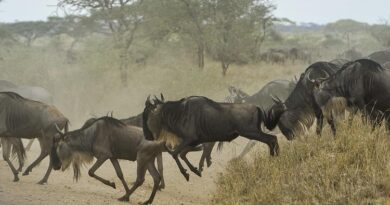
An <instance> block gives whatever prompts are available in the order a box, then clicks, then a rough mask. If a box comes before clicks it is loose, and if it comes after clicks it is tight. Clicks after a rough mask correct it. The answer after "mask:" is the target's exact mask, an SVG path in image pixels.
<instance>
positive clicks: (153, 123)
mask: <svg viewBox="0 0 390 205" xmlns="http://www.w3.org/2000/svg"><path fill="white" fill-rule="evenodd" d="M163 104H164V96H163V95H162V94H161V99H158V98H157V97H155V98H154V99H153V102H152V101H151V100H150V96H149V97H148V98H147V99H146V101H145V109H144V111H143V113H142V118H143V119H142V120H143V122H142V127H143V131H144V135H145V138H146V139H147V140H154V139H156V138H157V136H159V134H160V132H161V129H162V128H161V113H160V110H161V107H162V105H163Z"/></svg>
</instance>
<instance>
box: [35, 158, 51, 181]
mask: <svg viewBox="0 0 390 205" xmlns="http://www.w3.org/2000/svg"><path fill="white" fill-rule="evenodd" d="M52 169H53V164H52V162H51V159H50V162H49V167H48V168H47V170H46V174H45V176H43V178H42V179H41V181H39V182H38V184H46V183H47V180H48V179H49V176H50V173H51V170H52Z"/></svg>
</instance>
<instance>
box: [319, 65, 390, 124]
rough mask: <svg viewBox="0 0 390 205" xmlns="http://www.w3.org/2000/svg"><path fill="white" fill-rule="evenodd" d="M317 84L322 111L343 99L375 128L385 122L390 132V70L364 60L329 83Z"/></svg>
mask: <svg viewBox="0 0 390 205" xmlns="http://www.w3.org/2000/svg"><path fill="white" fill-rule="evenodd" d="M313 81H314V82H316V80H313ZM317 83H319V84H318V85H319V86H317V87H318V89H315V90H314V96H315V99H316V102H317V103H318V105H319V106H321V108H324V107H325V106H326V105H327V104H328V103H329V102H330V101H332V100H333V99H334V98H336V97H342V98H344V99H345V100H346V101H347V102H346V103H347V105H349V106H354V107H357V108H358V109H359V110H360V111H362V113H363V114H364V116H367V117H368V118H369V119H370V120H371V122H372V123H373V127H374V128H375V126H376V125H378V124H380V123H381V122H382V120H383V119H385V120H386V124H387V127H388V128H390V118H389V117H390V112H389V108H390V104H389V102H390V70H388V69H384V68H382V67H381V65H380V64H378V63H377V62H374V61H372V60H369V59H360V60H356V61H354V62H353V63H352V64H350V65H349V66H348V67H346V68H344V69H342V70H340V71H339V72H337V73H336V74H334V75H332V76H331V77H330V78H328V79H324V80H322V79H318V80H317Z"/></svg>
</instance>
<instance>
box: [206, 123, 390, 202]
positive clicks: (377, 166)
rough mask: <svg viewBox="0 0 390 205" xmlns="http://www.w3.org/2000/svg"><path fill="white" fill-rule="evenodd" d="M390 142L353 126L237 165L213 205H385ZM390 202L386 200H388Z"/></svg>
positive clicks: (233, 164) (219, 188) (224, 178)
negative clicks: (274, 154) (277, 153)
mask: <svg viewBox="0 0 390 205" xmlns="http://www.w3.org/2000/svg"><path fill="white" fill-rule="evenodd" d="M389 147H390V138H389V135H388V134H387V132H386V131H385V130H384V128H381V129H378V130H375V131H374V132H372V131H371V128H370V127H369V126H362V123H361V122H355V123H354V124H353V126H352V127H351V128H348V127H347V125H345V124H342V125H339V128H338V134H337V138H336V139H333V137H332V135H331V134H330V133H327V134H325V135H324V136H323V137H321V138H318V137H316V136H305V137H302V138H300V139H296V140H294V141H292V142H287V143H286V144H284V146H282V147H281V148H282V149H281V154H280V156H279V157H275V158H270V157H269V156H267V155H266V154H264V153H263V154H257V155H256V156H255V157H254V159H253V161H251V162H247V161H243V160H233V161H231V163H230V164H229V165H228V166H227V168H226V171H225V173H223V174H221V176H220V177H219V179H218V181H217V190H216V192H215V193H214V197H213V199H212V201H213V204H214V203H215V204H384V203H386V202H387V203H388V202H389V199H390V150H389ZM386 200H387V201H386Z"/></svg>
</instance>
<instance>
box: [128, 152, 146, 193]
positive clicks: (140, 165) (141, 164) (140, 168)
mask: <svg viewBox="0 0 390 205" xmlns="http://www.w3.org/2000/svg"><path fill="white" fill-rule="evenodd" d="M137 158H138V157H137ZM146 169H147V164H146V163H145V161H144V160H138V159H137V179H136V180H135V182H134V184H133V186H132V187H131V188H130V191H129V193H128V196H127V197H128V198H129V197H130V195H131V194H132V193H133V192H134V191H135V190H136V189H137V188H138V187H139V186H141V185H142V184H143V183H144V181H145V173H146Z"/></svg>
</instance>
